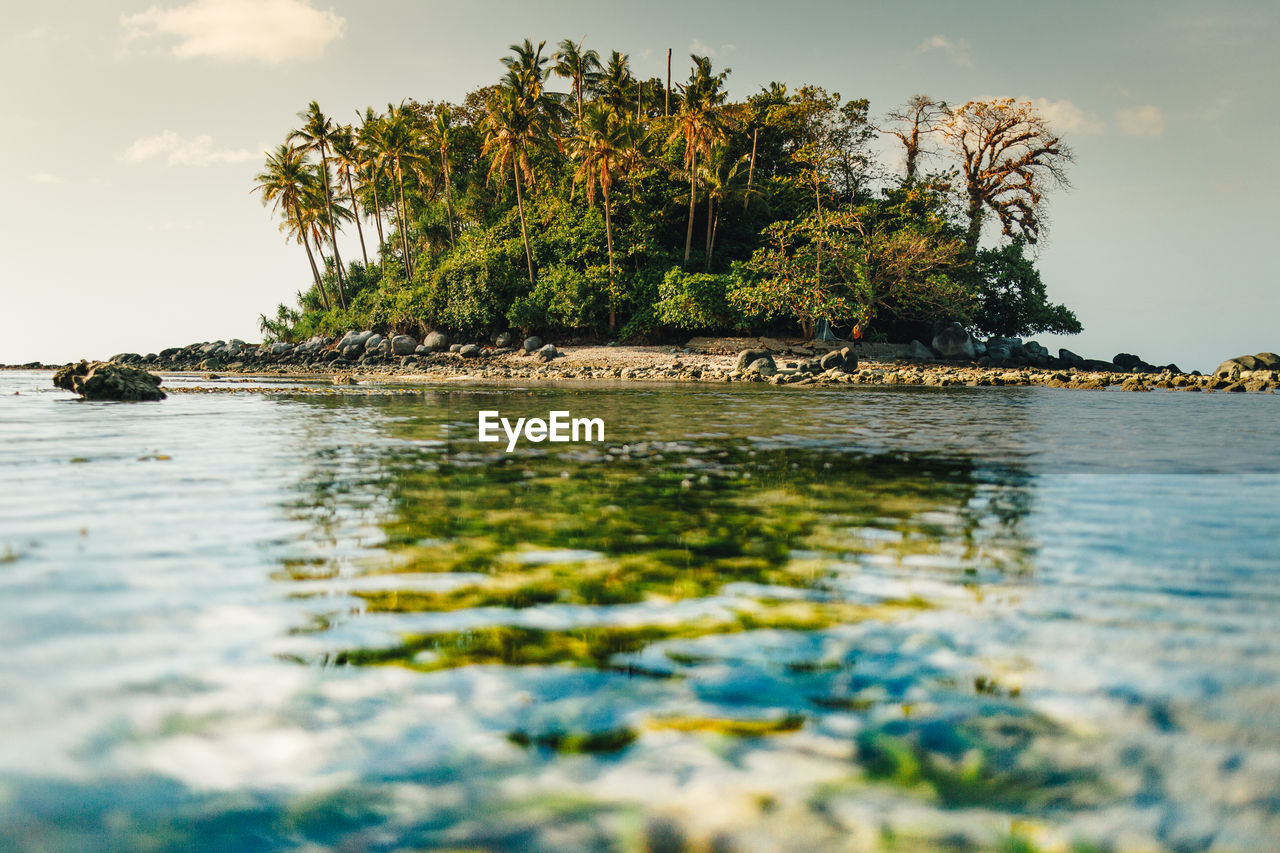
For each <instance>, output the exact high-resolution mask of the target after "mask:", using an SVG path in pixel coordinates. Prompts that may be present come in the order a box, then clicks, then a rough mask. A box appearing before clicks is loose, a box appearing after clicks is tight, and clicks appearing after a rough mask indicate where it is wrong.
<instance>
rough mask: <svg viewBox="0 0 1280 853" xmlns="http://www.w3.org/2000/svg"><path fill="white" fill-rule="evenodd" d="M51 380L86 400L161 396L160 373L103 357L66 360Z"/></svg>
mask: <svg viewBox="0 0 1280 853" xmlns="http://www.w3.org/2000/svg"><path fill="white" fill-rule="evenodd" d="M53 384H54V385H56V386H57V387H59V388H65V389H66V390H68V391H74V392H75V393H77V394H79V395H80V396H82V397H84V398H85V399H86V400H163V399H164V397H165V395H164V392H163V391H161V390H160V377H159V376H156V375H155V374H153V373H148V372H147V371H145V370H142V369H140V368H137V367H129V366H127V365H123V364H111V363H109V362H105V361H81V362H80V363H79V364H69V365H67V366H66V367H63V368H62V369H61V370H59V371H58V372H57V373H55V374H54V375H53Z"/></svg>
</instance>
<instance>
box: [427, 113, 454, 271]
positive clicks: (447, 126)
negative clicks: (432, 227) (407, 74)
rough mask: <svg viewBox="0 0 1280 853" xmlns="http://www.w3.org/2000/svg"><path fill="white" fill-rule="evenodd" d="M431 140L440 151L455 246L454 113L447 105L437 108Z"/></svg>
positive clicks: (441, 173) (446, 207)
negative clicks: (452, 148) (451, 149)
mask: <svg viewBox="0 0 1280 853" xmlns="http://www.w3.org/2000/svg"><path fill="white" fill-rule="evenodd" d="M430 138H431V141H432V142H433V143H434V144H435V146H436V147H437V148H439V149H440V177H441V180H442V181H443V183H444V205H445V211H446V213H447V215H448V217H449V245H450V246H453V245H454V240H453V173H452V171H451V169H450V166H449V149H450V148H451V147H452V145H453V112H452V110H450V109H449V106H448V105H447V104H446V105H443V106H441V107H439V108H437V110H436V114H435V118H434V119H433V120H432V122H431V131H430Z"/></svg>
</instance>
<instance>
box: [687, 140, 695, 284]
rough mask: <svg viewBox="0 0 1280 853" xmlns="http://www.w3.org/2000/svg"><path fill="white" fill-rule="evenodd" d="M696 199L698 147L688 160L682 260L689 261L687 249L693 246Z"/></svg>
mask: <svg viewBox="0 0 1280 853" xmlns="http://www.w3.org/2000/svg"><path fill="white" fill-rule="evenodd" d="M697 201H698V149H696V148H695V149H693V157H692V158H690V160H689V230H688V231H686V232H685V235H684V262H685V265H688V263H689V250H690V249H691V248H692V247H693V206H694V205H695V204H696V203H697Z"/></svg>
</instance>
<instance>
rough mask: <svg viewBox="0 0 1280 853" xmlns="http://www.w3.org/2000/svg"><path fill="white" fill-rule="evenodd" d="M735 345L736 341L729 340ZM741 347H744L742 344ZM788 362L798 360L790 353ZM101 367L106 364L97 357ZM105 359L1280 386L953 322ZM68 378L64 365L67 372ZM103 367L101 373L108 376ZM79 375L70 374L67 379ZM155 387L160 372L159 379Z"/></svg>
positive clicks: (475, 373)
mask: <svg viewBox="0 0 1280 853" xmlns="http://www.w3.org/2000/svg"><path fill="white" fill-rule="evenodd" d="M735 344H736V345H737V346H734V345H735ZM744 345H745V348H743V346H744ZM788 359H791V360H788ZM98 364H101V363H98ZM109 364H112V365H116V366H118V367H121V368H130V369H137V372H138V373H139V374H140V375H143V376H146V375H148V374H147V373H146V369H151V370H166V371H206V372H210V373H212V372H215V371H216V372H218V373H244V374H266V375H272V374H274V375H298V376H306V375H316V374H320V375H338V376H352V375H355V376H359V377H361V378H362V379H363V378H370V379H373V380H375V381H376V380H377V378H378V377H379V376H385V377H386V378H388V379H390V378H392V377H405V376H412V377H419V378H422V379H438V380H448V379H463V378H466V379H471V380H477V381H491V380H496V381H503V380H527V379H535V380H536V379H577V380H615V379H624V380H639V381H650V382H671V381H701V382H760V383H768V384H772V385H832V384H838V383H853V384H860V385H929V386H949V385H972V386H992V385H1042V386H1049V387H1058V388H1078V389H1092V390H1100V389H1106V388H1117V387H1118V388H1120V389H1122V390H1126V391H1148V390H1151V389H1153V388H1168V389H1181V390H1187V391H1273V390H1274V389H1275V388H1277V387H1278V386H1280V356H1276V355H1275V354H1274V353H1259V354H1257V355H1249V356H1239V357H1237V358H1234V359H1229V360H1228V361H1226V362H1223V363H1222V364H1221V365H1219V367H1218V369H1217V370H1215V371H1214V374H1213V375H1212V376H1201V375H1200V374H1199V373H1190V374H1187V373H1184V372H1183V371H1181V370H1180V369H1179V368H1178V366H1177V365H1174V364H1169V365H1164V366H1155V365H1151V364H1148V363H1147V362H1145V361H1144V360H1143V359H1141V358H1140V357H1138V356H1136V355H1133V354H1131V353H1119V354H1118V355H1116V356H1115V358H1114V359H1113V360H1112V361H1101V360H1097V359H1086V358H1083V357H1081V356H1079V355H1076V354H1075V353H1073V352H1071V351H1070V350H1067V349H1060V350H1059V351H1058V355H1057V356H1052V355H1050V354H1049V351H1048V349H1047V348H1046V347H1044V346H1041V345H1040V344H1039V343H1037V342H1036V341H1022V340H1021V339H1018V338H1002V337H992V338H988V339H987V340H985V341H981V340H977V339H974V338H973V337H971V336H970V335H969V333H968V332H967V331H965V330H964V329H963V328H962V327H960V326H958V325H953V326H949V327H946V328H943V329H941V330H940V331H939V332H938V334H937V335H935V336H934V338H933V339H932V340H931V345H926V344H924V343H922V342H921V341H912V342H911V343H910V344H909V345H893V344H865V343H858V344H852V345H846V346H841V345H840V344H839V343H837V344H835V345H834V346H832V345H829V344H827V343H825V342H818V341H813V342H808V343H798V342H790V343H787V342H783V341H780V340H777V339H773V338H752V339H743V338H737V339H733V338H719V339H716V338H694V339H692V340H690V341H689V342H688V344H687V345H686V346H685V347H683V348H680V347H669V346H668V347H656V346H654V347H630V346H616V345H614V344H610V345H609V346H607V347H606V346H598V347H592V346H584V347H575V348H573V350H571V351H570V352H564V351H561V350H560V349H559V348H557V347H556V346H555V345H554V344H550V343H546V342H544V341H543V340H542V339H541V338H539V337H537V336H530V337H528V338H525V339H523V340H519V339H518V338H517V337H516V336H515V335H514V334H512V333H511V332H502V333H499V334H496V335H494V336H493V337H492V338H491V339H490V341H489V342H488V343H483V344H482V343H477V342H455V343H450V341H449V338H448V336H446V335H445V334H444V333H442V332H431V333H430V334H428V335H427V336H426V337H425V338H424V339H423V340H422V341H421V342H419V341H418V340H417V339H416V338H414V337H413V336H410V335H401V334H396V335H387V336H384V335H381V334H379V333H377V332H374V331H372V330H364V331H351V332H347V333H346V334H345V335H343V336H342V337H341V338H331V337H319V336H317V337H313V338H310V339H309V340H306V341H303V342H301V343H297V344H289V343H285V342H279V341H277V342H268V343H264V344H260V345H255V344H247V343H245V342H244V341H240V340H234V339H233V340H230V341H214V342H211V343H200V344H189V345H188V346H185V347H174V348H170V349H166V350H162V351H161V352H160V353H152V354H148V355H145V356H144V355H139V354H137V353H120V354H117V355H115V356H112V358H111V360H110V362H109ZM60 375H61V374H60ZM106 375H107V374H105V373H104V374H103V376H104V377H105V376H106ZM67 381H70V382H72V383H74V380H73V379H72V380H67ZM155 384H156V386H158V384H159V381H158V379H157V380H156V383H155Z"/></svg>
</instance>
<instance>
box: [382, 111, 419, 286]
mask: <svg viewBox="0 0 1280 853" xmlns="http://www.w3.org/2000/svg"><path fill="white" fill-rule="evenodd" d="M414 125H415V117H414V114H413V110H412V109H411V108H410V107H409V106H408V105H406V104H403V103H402V104H400V106H398V107H397V106H392V105H391V104H387V114H386V116H385V117H383V119H382V120H381V121H379V122H378V124H377V125H376V126H375V128H374V132H373V133H372V135H371V140H370V142H371V144H372V146H373V149H374V151H375V152H376V153H377V157H376V160H375V163H376V164H377V165H378V166H381V167H390V168H391V174H392V177H393V178H394V180H395V185H396V189H397V191H398V195H397V200H396V216H397V219H398V221H399V226H400V249H401V251H402V252H403V253H404V276H405V279H406V280H407V279H409V278H412V277H413V262H412V259H411V258H410V256H409V214H408V210H407V208H406V207H405V202H404V169H405V166H406V165H412V164H413V163H414V162H415V161H416V160H417V159H418V158H419V156H420V154H419V152H418V148H417V135H418V134H417V131H416V129H415V126H414Z"/></svg>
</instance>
